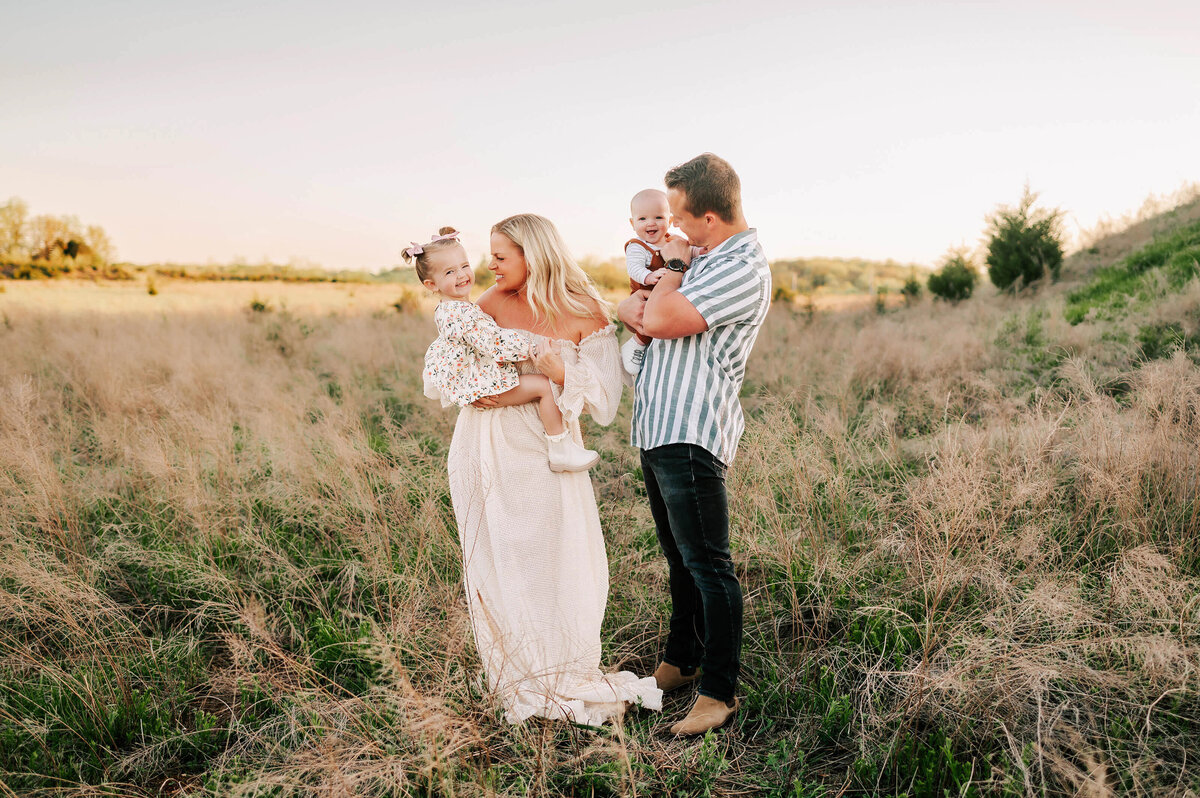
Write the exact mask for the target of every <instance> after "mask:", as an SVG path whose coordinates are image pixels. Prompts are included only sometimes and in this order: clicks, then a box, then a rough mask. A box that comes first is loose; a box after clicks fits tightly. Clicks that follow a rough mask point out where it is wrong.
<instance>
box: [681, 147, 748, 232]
mask: <svg viewBox="0 0 1200 798" xmlns="http://www.w3.org/2000/svg"><path fill="white" fill-rule="evenodd" d="M665 182H666V184H667V188H668V189H672V188H674V189H678V190H680V191H682V192H683V193H684V195H685V196H686V197H687V208H686V210H687V212H688V213H690V214H691V215H692V216H703V215H704V214H706V213H714V214H716V215H717V216H718V217H720V219H721V221H723V222H725V223H726V224H736V223H737V222H738V221H739V220H740V219H741V218H742V181H741V180H738V176H737V172H735V171H733V167H732V166H730V165H729V161H726V160H725V159H724V158H718V157H717V156H715V155H713V154H712V153H711V152H706V153H704V154H703V155H697V156H696V157H695V158H693V159H692V160H690V161H688V162H687V163H683V164H680V165H679V166H676V167H675V168H673V169H671V170H670V171H668V172H667V176H666V178H665Z"/></svg>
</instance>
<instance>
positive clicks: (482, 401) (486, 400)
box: [471, 396, 500, 410]
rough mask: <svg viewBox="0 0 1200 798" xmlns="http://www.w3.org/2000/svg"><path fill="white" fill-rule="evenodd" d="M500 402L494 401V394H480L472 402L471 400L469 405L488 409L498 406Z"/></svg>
mask: <svg viewBox="0 0 1200 798" xmlns="http://www.w3.org/2000/svg"><path fill="white" fill-rule="evenodd" d="M499 406H500V403H499V402H497V401H496V397H494V396H481V397H479V398H478V399H476V400H475V401H474V402H471V407H477V408H479V409H480V410H490V409H491V408H493V407H499Z"/></svg>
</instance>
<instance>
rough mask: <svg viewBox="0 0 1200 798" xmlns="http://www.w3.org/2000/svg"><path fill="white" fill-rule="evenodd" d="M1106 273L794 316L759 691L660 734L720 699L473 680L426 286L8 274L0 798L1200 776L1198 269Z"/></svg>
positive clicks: (753, 491)
mask: <svg viewBox="0 0 1200 798" xmlns="http://www.w3.org/2000/svg"><path fill="white" fill-rule="evenodd" d="M1141 243H1145V242H1141ZM1141 243H1139V244H1137V245H1138V246H1140V245H1141ZM1129 248H1130V247H1125V248H1124V249H1120V250H1119V251H1118V250H1117V249H1114V250H1113V251H1111V252H1109V251H1106V250H1102V249H1100V248H1097V252H1105V256H1106V257H1108V258H1109V261H1106V263H1107V262H1113V261H1115V260H1116V259H1118V258H1120V257H1123V256H1124V255H1125V254H1127V252H1128V250H1129ZM1091 254H1092V255H1093V256H1094V255H1096V253H1091ZM1096 265H1104V264H1096ZM1089 268H1090V267H1089ZM1085 271H1086V270H1084V271H1081V267H1079V264H1078V261H1077V262H1076V263H1075V264H1074V269H1073V268H1072V264H1068V268H1067V269H1065V270H1064V275H1066V276H1067V277H1068V278H1069V279H1070V280H1071V281H1073V282H1072V283H1071V284H1070V285H1069V286H1067V287H1047V288H1044V289H1043V290H1042V291H1041V292H1039V293H1037V294H1033V295H1030V296H1022V297H1016V298H1012V297H1005V296H997V295H994V294H991V293H990V292H984V295H983V296H979V297H976V298H975V299H972V300H970V301H968V302H965V303H962V304H960V305H958V306H950V305H944V304H933V303H930V302H928V301H925V302H921V303H918V304H917V305H915V306H914V307H912V308H903V307H899V308H896V309H893V310H890V311H889V312H887V313H884V314H877V313H875V312H874V311H873V310H870V309H866V310H857V309H854V308H850V309H842V310H840V311H839V312H820V313H817V314H816V315H815V317H814V318H813V319H811V320H810V319H809V318H808V317H807V316H806V315H805V314H804V313H802V312H801V311H800V309H799V308H798V307H795V308H793V307H788V306H777V307H775V308H774V309H773V310H772V313H771V315H770V316H769V317H768V321H767V324H766V327H765V328H764V331H763V334H762V336H761V338H760V340H759V344H758V347H757V348H756V351H755V354H754V357H753V358H752V360H751V367H750V372H749V374H748V378H747V383H746V389H745V392H744V399H743V401H744V404H745V406H746V408H747V410H748V415H749V419H748V429H747V433H746V436H745V438H744V440H743V443H742V447H741V449H740V454H739V459H738V460H737V462H736V463H735V464H734V466H733V468H732V469H731V471H730V477H729V479H730V491H731V497H732V506H731V513H732V524H733V530H734V540H735V542H734V557H735V559H736V561H737V563H738V567H739V571H740V574H741V576H742V578H743V584H744V586H745V589H746V596H747V602H746V612H747V615H746V637H745V648H744V658H745V670H744V677H745V679H744V684H743V685H742V688H741V689H742V700H743V707H744V711H743V712H742V713H741V715H740V716H739V718H738V721H737V723H736V725H735V726H734V727H733V728H731V729H729V730H727V731H725V732H723V733H720V734H717V735H715V736H712V737H710V738H708V739H706V740H703V741H693V742H680V741H675V740H673V739H669V738H667V737H664V736H662V735H661V733H660V727H661V722H662V720H663V719H664V718H666V717H673V716H678V715H679V714H680V713H682V712H683V711H684V710H685V709H686V706H687V703H688V701H689V696H687V695H673V696H670V697H669V699H668V703H667V707H666V712H665V713H664V716H663V717H660V716H658V715H657V714H653V713H641V712H637V711H631V712H630V713H628V714H627V715H626V717H625V718H624V721H623V723H621V724H619V725H617V726H616V727H610V728H605V729H602V730H592V729H584V728H576V727H570V726H567V725H565V724H553V723H541V722H531V723H529V724H526V725H525V726H522V727H510V726H508V725H507V724H505V723H504V722H503V721H502V720H501V718H500V713H499V712H498V710H497V708H496V707H495V706H494V705H492V704H491V703H490V702H489V700H488V698H487V697H486V696H484V695H483V694H482V693H481V691H480V682H479V676H478V664H477V660H476V656H475V653H474V651H473V649H472V646H471V641H470V634H469V629H468V624H467V617H466V609H465V604H464V601H463V598H462V596H461V585H460V582H459V579H460V570H459V561H458V551H457V543H456V536H455V529H454V524H453V517H452V513H451V510H450V506H449V496H448V490H447V486H446V476H445V454H446V447H447V443H448V441H449V439H450V434H451V431H452V428H453V422H454V413H453V412H443V411H441V410H439V409H438V408H437V407H436V406H435V405H434V404H433V403H431V402H428V401H426V400H424V399H423V398H422V397H421V392H420V374H419V371H420V369H419V363H420V357H421V355H422V353H423V352H424V349H425V347H426V345H427V344H428V342H429V340H430V339H431V337H432V335H433V333H434V328H433V323H432V320H431V319H430V318H429V317H428V315H427V314H424V313H422V312H411V313H400V312H397V311H396V310H395V309H394V308H392V307H391V305H392V303H393V302H394V301H395V300H396V297H397V292H398V289H397V288H396V287H394V286H368V285H352V286H351V285H304V284H301V285H280V284H262V283H255V284H212V283H187V282H175V281H164V282H162V283H160V284H159V285H158V289H159V293H158V295H157V296H150V295H148V294H147V293H146V287H145V285H138V284H101V283H97V284H91V283H73V282H55V283H46V284H25V283H13V282H7V283H0V285H4V286H5V288H6V290H5V291H4V293H0V783H2V784H4V785H5V788H4V789H0V794H43V795H50V794H54V795H154V794H162V793H167V794H183V793H186V794H211V795H227V794H242V795H300V794H320V795H330V796H333V795H352V794H353V795H359V794H364V795H438V796H442V795H447V796H448V795H513V796H517V795H526V794H537V795H622V796H625V795H629V796H632V795H642V796H648V795H673V796H674V795H718V796H743V795H772V796H818V795H831V796H832V795H838V794H864V793H866V794H871V793H876V794H899V793H908V794H910V795H938V796H940V795H943V794H947V793H948V794H951V795H958V794H980V795H984V794H1006V795H1095V796H1101V795H1115V794H1134V795H1150V794H1162V795H1184V794H1188V791H1189V790H1190V791H1192V792H1195V791H1197V790H1200V766H1198V765H1197V758H1198V755H1200V731H1197V730H1198V729H1200V703H1198V702H1197V700H1196V693H1195V690H1196V686H1195V685H1196V675H1197V672H1198V669H1200V599H1198V598H1197V595H1198V591H1197V588H1198V587H1200V581H1198V577H1200V546H1198V543H1200V458H1198V457H1197V448H1196V447H1197V440H1198V439H1200V369H1198V368H1197V366H1196V363H1195V361H1194V359H1193V357H1194V351H1190V350H1189V348H1188V346H1185V345H1183V343H1180V345H1179V346H1174V347H1171V346H1163V347H1160V348H1159V349H1155V350H1154V351H1153V352H1151V351H1150V350H1149V349H1147V344H1146V339H1145V337H1144V331H1145V330H1146V329H1159V328H1160V327H1161V328H1164V329H1166V328H1167V327H1169V326H1170V325H1176V326H1177V327H1178V328H1179V329H1180V330H1181V331H1183V333H1184V334H1185V335H1190V336H1193V337H1194V336H1195V335H1196V333H1197V328H1198V327H1200V282H1198V281H1197V280H1195V279H1192V280H1191V281H1190V282H1186V283H1185V284H1183V285H1181V286H1170V285H1167V284H1166V283H1165V282H1163V283H1162V284H1161V285H1159V284H1158V283H1151V284H1150V288H1148V289H1147V290H1150V289H1153V290H1156V291H1157V292H1158V293H1154V294H1152V295H1151V296H1150V297H1149V299H1148V300H1147V301H1146V302H1145V304H1142V305H1136V306H1134V305H1131V306H1129V307H1128V308H1127V309H1126V310H1127V312H1126V314H1125V315H1122V314H1120V313H1114V314H1111V315H1110V316H1109V317H1106V318H1104V319H1090V320H1086V321H1084V322H1083V323H1080V324H1078V325H1075V326H1072V325H1071V324H1069V323H1068V322H1067V321H1066V318H1065V315H1064V310H1065V307H1066V305H1067V293H1068V290H1069V289H1070V288H1077V287H1078V285H1080V284H1082V282H1083V281H1084V280H1085V279H1086V274H1085ZM1155 286H1157V288H1155ZM254 301H258V302H260V303H261V304H262V306H263V309H261V310H259V311H254V310H251V309H250V305H251V303H252V302H254ZM1156 325H1157V326H1156ZM1170 329H1175V327H1170ZM1184 340H1185V339H1180V341H1184ZM1151 355H1153V357H1151ZM628 423H629V399H628V396H627V398H626V401H625V404H624V406H623V409H622V412H621V414H620V415H619V416H618V419H617V421H616V422H615V423H614V424H613V425H612V426H611V427H608V428H599V427H597V426H595V425H590V426H586V427H585V436H586V438H587V440H588V442H589V444H591V445H594V446H595V447H596V448H598V449H600V450H601V452H602V453H603V459H602V461H601V464H600V465H598V466H597V467H596V468H595V469H594V470H593V472H592V474H593V481H594V484H595V486H596V493H597V498H598V500H599V502H600V512H601V519H602V521H603V523H604V527H605V531H606V536H607V541H608V552H609V559H610V568H611V572H612V594H611V598H610V603H609V612H608V617H607V620H606V634H605V642H606V646H607V650H606V653H605V661H606V663H608V664H610V665H612V666H620V667H623V668H631V669H634V670H640V671H646V672H648V671H649V669H650V668H652V667H653V665H654V662H655V658H656V655H657V652H658V645H659V642H660V640H661V636H662V634H663V623H664V621H665V617H666V599H667V596H666V590H665V586H664V579H665V564H664V562H663V561H662V559H661V557H660V555H659V554H658V552H657V543H656V541H655V537H654V533H653V527H652V522H651V519H650V513H649V509H648V507H647V506H646V505H645V499H644V495H643V493H642V490H641V486H640V474H639V473H638V464H637V458H636V453H635V451H634V450H632V449H630V448H629V447H628V446H627V445H626V443H627V430H628Z"/></svg>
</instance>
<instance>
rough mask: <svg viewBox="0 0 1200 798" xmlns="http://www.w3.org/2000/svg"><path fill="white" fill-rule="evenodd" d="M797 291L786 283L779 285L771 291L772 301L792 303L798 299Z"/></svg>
mask: <svg viewBox="0 0 1200 798" xmlns="http://www.w3.org/2000/svg"><path fill="white" fill-rule="evenodd" d="M796 296H797V294H796V292H795V291H793V290H792V289H791V288H789V287H788V286H786V285H777V286H775V290H774V291H772V292H771V301H772V302H785V303H787V304H791V303H793V302H795V301H796Z"/></svg>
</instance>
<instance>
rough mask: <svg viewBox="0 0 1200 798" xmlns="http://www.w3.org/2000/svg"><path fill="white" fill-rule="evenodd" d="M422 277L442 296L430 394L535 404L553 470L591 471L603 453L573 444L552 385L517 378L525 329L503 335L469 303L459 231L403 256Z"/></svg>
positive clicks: (528, 346)
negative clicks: (515, 366) (544, 431)
mask: <svg viewBox="0 0 1200 798" xmlns="http://www.w3.org/2000/svg"><path fill="white" fill-rule="evenodd" d="M403 255H404V260H405V262H408V263H413V264H414V265H415V267H416V270H417V277H418V278H419V279H420V280H421V283H422V284H423V285H424V286H425V287H426V288H428V289H429V290H430V291H433V292H434V293H436V294H437V295H438V296H439V297H441V302H439V303H438V306H437V309H436V310H434V312H433V320H434V321H435V322H436V323H437V328H438V337H437V338H436V339H435V340H434V342H433V343H432V344H430V346H429V349H428V351H426V352H425V371H424V373H423V377H424V381H425V395H426V396H429V397H430V398H431V399H437V398H440V399H441V400H442V403H443V405H449V404H451V403H454V404H457V405H458V406H459V407H466V406H467V405H469V404H471V403H472V402H474V401H475V400H476V399H479V398H481V397H484V396H490V397H492V398H494V399H496V400H497V401H498V402H499V403H500V404H501V405H502V406H512V405H523V404H526V403H527V402H537V405H538V415H539V416H540V417H541V419H542V425H543V426H544V427H545V428H546V440H547V441H549V443H550V447H549V458H550V470H551V471H586V470H587V469H589V468H591V467H592V466H594V465H595V464H596V463H597V462H598V461H599V460H600V455H598V454H596V453H595V452H594V451H592V450H591V449H585V448H583V447H582V446H580V445H579V444H577V443H575V441H574V440H572V439H571V436H570V434H569V433H568V431H567V428H566V425H565V424H563V417H562V412H561V411H560V410H559V409H558V405H557V404H555V402H554V394H553V393H552V392H551V389H550V380H549V379H548V378H547V377H546V376H545V375H542V374H518V373H517V370H516V368H514V367H513V366H512V365H510V364H511V363H513V362H515V361H518V360H528V359H529V358H531V357H532V356H533V355H534V353H535V349H534V342H533V339H532V338H531V337H530V335H529V334H528V333H525V332H523V331H521V330H506V329H504V328H502V327H500V326H499V325H497V324H496V321H495V319H493V318H492V317H491V316H489V315H488V314H486V313H484V312H483V311H482V310H480V309H479V307H478V306H477V305H476V304H475V303H474V302H472V301H471V300H470V293H471V286H472V285H474V284H475V271H474V270H473V269H472V268H471V263H470V261H468V260H467V252H466V250H464V249H463V247H462V244H460V243H459V241H458V231H457V230H455V229H454V228H453V227H443V228H442V229H441V230H439V231H438V235H436V236H434V237H433V240H432V241H430V242H429V243H428V244H424V245H422V244H417V243H416V242H413V245H412V246H411V247H409V248H408V249H406V250H404V253H403Z"/></svg>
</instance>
